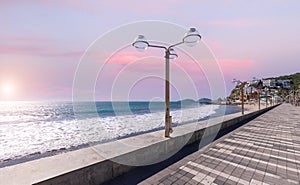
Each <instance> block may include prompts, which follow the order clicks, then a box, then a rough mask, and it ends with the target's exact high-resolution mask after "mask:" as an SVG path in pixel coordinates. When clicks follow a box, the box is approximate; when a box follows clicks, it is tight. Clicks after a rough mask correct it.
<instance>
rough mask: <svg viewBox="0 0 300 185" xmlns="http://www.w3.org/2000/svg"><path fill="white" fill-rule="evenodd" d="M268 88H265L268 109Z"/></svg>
mask: <svg viewBox="0 0 300 185" xmlns="http://www.w3.org/2000/svg"><path fill="white" fill-rule="evenodd" d="M268 91H269V89H268V87H265V98H266V108H267V107H268Z"/></svg>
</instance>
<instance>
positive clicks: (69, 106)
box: [0, 102, 240, 163]
mask: <svg viewBox="0 0 300 185" xmlns="http://www.w3.org/2000/svg"><path fill="white" fill-rule="evenodd" d="M224 108H225V106H221V105H199V104H198V103H194V102H184V103H183V102H171V115H172V120H173V125H174V127H176V126H178V125H181V124H188V123H191V122H197V121H198V120H201V119H206V118H208V117H210V116H219V115H218V113H220V112H222V111H221V110H224ZM238 111H240V109H239V108H238V107H228V106H226V111H225V113H226V114H230V113H235V112H238ZM164 115H165V112H164V103H163V102H114V103H112V102H96V103H95V102H79V103H76V109H74V105H73V103H72V102H0V163H3V162H7V161H10V160H14V159H20V158H24V157H26V156H30V155H40V154H43V153H47V152H48V153H49V152H51V151H65V150H68V149H72V148H76V147H80V146H84V145H85V146H86V145H88V144H92V143H101V142H107V141H111V140H114V139H119V138H123V137H129V136H131V135H136V134H141V133H144V132H151V131H154V130H160V129H164Z"/></svg>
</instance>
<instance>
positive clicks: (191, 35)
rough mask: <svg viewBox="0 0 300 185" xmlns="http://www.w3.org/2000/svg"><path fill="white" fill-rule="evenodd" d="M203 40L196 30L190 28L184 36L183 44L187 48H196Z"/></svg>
mask: <svg viewBox="0 0 300 185" xmlns="http://www.w3.org/2000/svg"><path fill="white" fill-rule="evenodd" d="M200 39H201V36H200V34H199V32H198V31H197V29H196V28H190V29H189V30H188V32H187V33H186V34H185V35H184V38H183V42H184V43H185V44H186V45H187V46H190V47H192V46H195V45H196V44H197V43H198V42H199V41H200Z"/></svg>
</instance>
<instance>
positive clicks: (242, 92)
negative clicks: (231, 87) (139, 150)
mask: <svg viewBox="0 0 300 185" xmlns="http://www.w3.org/2000/svg"><path fill="white" fill-rule="evenodd" d="M232 82H233V83H236V84H237V85H240V91H241V94H242V115H244V87H245V85H246V83H247V82H242V81H240V80H237V79H235V78H234V79H233V80H232Z"/></svg>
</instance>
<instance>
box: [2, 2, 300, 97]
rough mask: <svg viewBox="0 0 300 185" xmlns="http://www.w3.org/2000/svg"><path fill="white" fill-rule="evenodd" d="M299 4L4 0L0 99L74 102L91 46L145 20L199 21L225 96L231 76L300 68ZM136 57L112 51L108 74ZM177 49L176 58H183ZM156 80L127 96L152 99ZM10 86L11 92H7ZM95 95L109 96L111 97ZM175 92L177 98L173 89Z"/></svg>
mask: <svg viewBox="0 0 300 185" xmlns="http://www.w3.org/2000/svg"><path fill="white" fill-rule="evenodd" d="M299 8H300V3H299V2H298V1H279V0H274V1H273V0H267V1H263V2H262V1H259V0H254V1H251V2H238V1H228V0H223V1H216V0H213V1H198V2H194V1H191V0H190V1H182V2H176V1H171V0H168V1H162V2H157V3H156V2H153V1H126V3H125V2H123V1H122V2H120V1H114V0H113V1H106V0H105V1H96V0H88V1H58V0H55V1H50V0H49V1H48V0H45V1H31V0H30V1H22V2H20V1H15V0H12V1H11V0H10V1H8V0H7V1H6V0H4V1H1V6H0V11H1V16H0V22H1V29H0V101H1V100H24V101H26V100H71V99H72V86H73V79H74V75H75V71H76V67H77V65H78V63H79V61H80V58H81V56H82V55H83V53H84V52H85V50H86V49H87V48H88V46H89V45H90V44H91V43H92V42H93V41H94V40H95V39H97V38H98V37H100V36H101V35H103V34H105V33H108V32H109V31H110V30H111V29H113V28H116V27H118V26H120V25H124V24H127V23H130V22H134V21H142V20H161V21H167V22H172V23H175V24H179V25H181V26H184V27H190V26H194V27H197V28H198V30H199V31H200V33H201V35H202V37H203V42H205V43H206V44H207V45H208V46H209V47H210V49H211V50H212V52H213V54H214V55H215V57H216V59H217V61H218V64H219V66H220V68H221V71H222V73H223V75H224V80H225V84H226V88H227V94H228V93H230V90H231V89H232V88H233V86H234V84H232V83H231V80H232V78H237V79H240V80H248V79H251V78H252V77H257V78H264V77H272V76H280V75H286V74H291V73H295V72H299V71H300V62H299V59H300V57H299V54H298V53H299V51H300V44H299V43H300V36H299V33H298V30H300V21H299V17H300V13H299V11H298V10H299ZM132 39H133V38H132ZM149 39H151V38H149ZM120 47H122V46H120ZM108 52H109V50H108ZM149 52H150V51H149ZM149 52H148V54H149ZM155 52H156V51H155ZM155 52H154V53H155ZM157 52H158V51H157ZM160 54H161V56H162V60H163V53H159V52H158V53H156V54H155V55H156V56H157V57H159V56H160ZM141 55H143V54H141V53H137V52H135V51H134V50H133V49H132V50H130V51H127V52H125V53H122V52H121V53H119V54H117V55H116V56H114V57H113V58H111V60H110V63H111V66H110V67H108V68H107V74H110V76H111V78H114V75H115V74H118V73H119V71H118V70H119V69H121V67H122V66H123V67H124V66H126V65H128V64H130V63H131V62H132V61H134V60H136V59H137V58H138V57H140V56H141ZM182 55H183V54H181V58H179V59H178V62H179V61H181V60H184V59H186V60H187V58H185V57H183V56H182ZM179 65H181V63H180V64H179ZM182 65H183V67H185V68H186V71H187V72H188V73H189V74H190V76H191V78H192V79H193V80H194V81H195V84H197V89H198V92H199V96H200V97H210V91H209V90H208V89H209V86H208V83H207V81H206V77H205V75H204V74H203V72H201V69H199V70H195V68H193V67H191V65H189V66H184V63H183V64H182ZM161 66H162V67H164V66H163V65H161V64H159V62H157V63H155V64H151V63H150V64H149V65H148V66H146V67H145V68H143V66H140V65H137V66H136V70H134V69H135V68H134V67H133V68H130V70H133V71H139V72H140V71H143V70H147V69H149V70H154V71H155V70H158V71H159V70H160V69H161ZM128 69H129V68H128ZM174 70H175V69H174ZM161 72H163V71H161ZM145 73H146V72H145ZM174 73H175V75H176V72H173V75H174ZM109 81H110V80H107V82H106V83H107V85H108V86H109ZM158 81H159V80H157V79H152V80H151V79H148V80H144V82H143V83H144V84H143V83H142V81H141V82H140V84H139V85H137V86H136V87H135V89H134V91H135V92H132V94H131V95H130V96H137V97H138V98H137V99H143V98H144V99H151V98H152V97H153V96H157V94H161V92H162V91H161V86H163V83H162V82H160V83H162V84H158V85H157V83H158ZM151 83H152V85H153V88H152V89H151V91H146V92H144V91H145V90H144V88H143V87H145V86H147V85H150V84H151ZM179 84H180V83H179ZM8 86H9V88H10V92H8V91H6V90H5V89H7V87H8ZM108 86H107V88H108ZM182 87H184V86H183V85H182ZM82 90H83V91H85V90H86V89H82ZM97 96H98V97H97V98H99V99H106V98H107V97H108V96H109V95H108V94H105V95H103V94H102V95H101V93H99V94H98V95H97ZM162 96H163V94H162ZM200 97H199V98H200ZM131 98H132V99H134V97H131ZM172 98H173V99H174V100H175V99H177V98H178V96H177V95H176V93H174V96H172ZM187 98H188V97H187Z"/></svg>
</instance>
